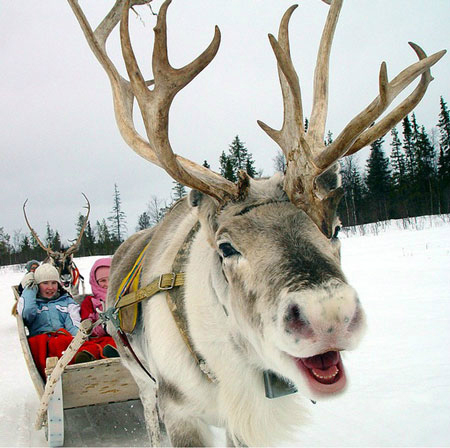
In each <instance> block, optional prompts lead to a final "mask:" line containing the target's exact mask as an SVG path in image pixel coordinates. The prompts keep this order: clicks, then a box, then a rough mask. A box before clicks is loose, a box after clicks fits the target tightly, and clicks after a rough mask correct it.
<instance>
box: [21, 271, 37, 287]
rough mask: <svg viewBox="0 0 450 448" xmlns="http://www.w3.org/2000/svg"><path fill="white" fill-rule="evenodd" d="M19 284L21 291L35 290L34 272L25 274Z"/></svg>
mask: <svg viewBox="0 0 450 448" xmlns="http://www.w3.org/2000/svg"><path fill="white" fill-rule="evenodd" d="M20 284H21V285H22V288H23V289H25V288H36V289H37V285H36V282H35V281H34V272H28V273H27V274H25V276H24V277H23V279H22V281H21V282H20Z"/></svg>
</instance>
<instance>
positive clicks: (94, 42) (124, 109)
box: [68, 0, 239, 202]
mask: <svg viewBox="0 0 450 448" xmlns="http://www.w3.org/2000/svg"><path fill="white" fill-rule="evenodd" d="M150 1H151V0H131V1H130V0H117V1H116V3H115V5H114V6H113V8H112V9H111V11H110V12H109V14H108V15H107V16H106V17H105V19H104V20H103V21H102V22H101V23H100V25H99V26H98V28H97V29H96V30H95V32H94V31H92V29H91V27H90V25H89V23H88V21H87V19H86V17H85V15H84V13H83V11H82V10H81V8H80V6H79V4H78V1H77V0H68V2H69V4H70V6H71V7H72V9H73V11H74V13H75V16H76V17H77V19H78V22H79V24H80V26H81V28H82V30H83V32H84V35H85V37H86V40H87V42H88V44H89V46H90V48H91V50H92V52H93V53H94V55H95V56H96V58H97V59H98V61H99V62H100V64H101V65H102V67H103V68H104V70H105V72H106V74H107V75H108V77H109V80H110V83H111V87H112V92H113V98H114V109H115V115H116V122H117V125H118V127H119V130H120V132H121V135H122V137H123V139H124V140H125V141H126V143H127V144H128V145H129V146H130V147H131V148H132V149H133V150H134V151H135V152H136V153H138V154H139V155H140V156H142V157H144V158H145V159H146V160H149V161H150V162H152V163H154V164H156V165H158V166H160V167H162V168H164V169H165V170H166V171H167V172H168V173H169V174H170V175H171V176H172V177H173V178H174V179H175V180H177V181H178V182H180V183H182V184H183V185H186V186H188V187H191V188H195V189H197V190H199V191H202V192H204V193H206V194H208V195H210V196H212V197H214V198H216V199H217V200H218V201H219V202H224V201H226V200H228V199H230V198H233V197H236V195H237V194H238V190H239V188H238V186H236V185H234V184H233V183H232V182H230V181H228V180H227V179H225V178H223V177H222V176H220V175H219V174H217V173H215V172H213V171H211V170H209V169H208V168H205V167H203V166H201V165H198V164H196V163H194V162H191V161H190V160H188V159H185V158H183V157H181V156H179V155H177V154H174V152H173V150H172V148H171V146H170V142H169V137H168V127H169V108H170V105H171V103H172V101H173V99H174V97H175V95H176V94H177V93H178V92H179V91H180V90H181V89H182V88H183V87H185V86H186V85H187V84H188V83H189V82H190V81H192V80H193V79H194V78H195V77H196V76H197V75H198V74H199V73H200V72H201V71H202V70H203V69H204V68H205V67H206V66H207V65H208V64H209V63H210V62H211V61H212V59H213V58H214V56H215V55H216V53H217V50H218V48H219V44H220V31H219V29H218V28H217V27H216V29H215V34H214V38H213V40H212V42H211V43H210V45H209V46H208V48H207V49H206V50H205V51H204V52H203V53H202V54H201V55H200V56H198V57H197V58H196V59H195V60H194V61H193V62H191V63H190V64H188V65H186V66H185V67H182V68H180V69H174V68H173V67H172V66H171V65H170V63H169V60H168V54H167V30H166V15H167V9H168V7H169V5H170V3H171V0H166V1H165V2H164V4H163V5H162V6H161V9H160V11H159V14H158V19H157V24H156V26H155V28H154V32H155V40H154V48H153V60H152V65H153V76H154V80H151V81H146V80H145V79H144V78H143V76H142V74H141V71H140V69H139V67H138V64H137V62H136V58H135V56H134V53H133V49H132V47H131V42H130V35H129V30H128V15H129V14H128V13H129V9H130V7H132V6H134V5H141V4H146V3H149V2H150ZM121 16H122V17H121ZM119 20H121V26H120V38H121V44H122V54H123V58H124V61H125V65H126V68H127V72H128V76H129V78H130V81H128V80H126V79H125V78H123V77H122V76H121V75H120V74H119V72H118V70H117V69H116V67H115V66H114V64H113V63H112V61H111V59H110V58H109V57H108V55H107V53H106V40H107V38H108V37H109V35H110V33H111V31H112V30H113V29H114V27H115V26H116V25H117V23H118V22H119ZM148 86H153V89H152V90H149V89H148ZM134 98H136V100H137V102H138V105H139V108H140V110H141V115H142V117H143V120H144V124H145V129H146V133H147V137H148V141H146V140H145V139H143V138H142V137H141V136H140V135H139V134H138V132H137V131H136V129H135V126H134V123H133V101H134Z"/></svg>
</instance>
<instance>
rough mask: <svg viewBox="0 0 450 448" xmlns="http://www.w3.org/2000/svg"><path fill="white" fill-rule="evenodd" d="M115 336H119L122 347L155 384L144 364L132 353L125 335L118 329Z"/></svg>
mask: <svg viewBox="0 0 450 448" xmlns="http://www.w3.org/2000/svg"><path fill="white" fill-rule="evenodd" d="M117 334H118V335H119V337H120V339H121V341H122V343H123V345H124V346H125V347H126V348H127V349H128V350H129V351H130V353H131V355H132V356H133V358H134V360H135V361H136V362H137V363H138V364H139V366H140V367H141V368H142V370H143V371H144V372H145V373H146V374H147V375H148V376H149V377H150V379H151V380H152V381H153V382H154V383H155V384H156V380H155V378H154V377H153V375H152V374H151V373H150V372H149V371H148V370H147V369H146V368H145V366H144V364H142V362H141V360H140V359H139V358H138V356H137V355H136V353H135V352H134V350H133V347H132V346H131V344H130V341H129V340H128V337H127V335H126V334H125V333H124V332H123V331H122V330H120V329H119V330H117Z"/></svg>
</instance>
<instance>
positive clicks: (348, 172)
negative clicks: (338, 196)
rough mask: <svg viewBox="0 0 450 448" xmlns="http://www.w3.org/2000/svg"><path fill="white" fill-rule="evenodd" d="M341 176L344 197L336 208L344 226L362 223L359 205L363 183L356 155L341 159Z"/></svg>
mask: <svg viewBox="0 0 450 448" xmlns="http://www.w3.org/2000/svg"><path fill="white" fill-rule="evenodd" d="M340 163H341V177H342V187H343V189H344V197H343V199H342V200H341V202H340V204H339V208H338V215H339V216H340V218H341V220H342V223H343V225H344V226H353V225H358V224H361V223H362V220H361V216H360V215H361V207H362V202H363V196H364V183H363V180H362V176H361V173H360V172H359V170H358V166H357V163H356V156H354V155H352V156H347V157H345V158H344V159H343V160H341V162H340Z"/></svg>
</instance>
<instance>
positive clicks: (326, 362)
mask: <svg viewBox="0 0 450 448" xmlns="http://www.w3.org/2000/svg"><path fill="white" fill-rule="evenodd" d="M340 358H341V357H340V355H339V352H327V353H324V354H322V355H316V356H311V357H310V358H304V359H302V362H303V364H304V365H305V366H306V367H307V368H308V369H309V371H310V372H311V373H312V375H313V377H314V379H315V380H316V381H318V382H319V383H322V384H332V383H334V382H335V381H336V380H337V378H338V374H339V368H338V367H337V364H338V363H339V360H340Z"/></svg>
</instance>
